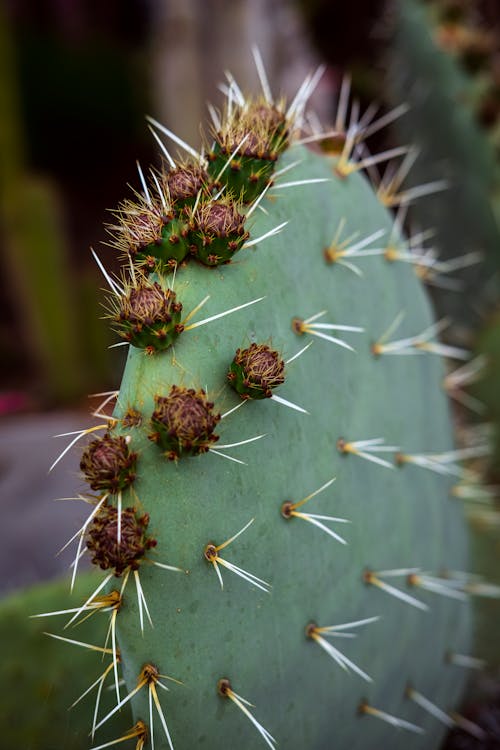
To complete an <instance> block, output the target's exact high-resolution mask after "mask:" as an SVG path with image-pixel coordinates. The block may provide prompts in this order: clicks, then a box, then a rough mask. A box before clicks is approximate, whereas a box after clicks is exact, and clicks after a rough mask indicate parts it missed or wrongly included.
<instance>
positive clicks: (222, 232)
mask: <svg viewBox="0 0 500 750" xmlns="http://www.w3.org/2000/svg"><path fill="white" fill-rule="evenodd" d="M190 237H191V240H192V248H191V251H192V253H193V255H195V256H196V257H197V258H198V260H199V261H201V262H202V263H203V264H204V265H206V266H218V265H221V264H222V263H229V262H230V261H231V258H232V257H233V255H234V254H235V253H236V252H237V251H238V250H239V249H240V248H241V246H242V245H243V243H244V242H245V240H246V239H248V237H249V234H248V232H247V231H245V216H244V215H243V214H242V213H240V211H239V209H238V206H237V204H235V203H234V202H233V201H229V200H226V201H222V200H221V201H212V202H211V203H203V204H201V206H199V208H197V210H196V211H195V213H194V215H193V219H192V226H191V233H190Z"/></svg>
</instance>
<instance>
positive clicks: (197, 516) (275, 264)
mask: <svg viewBox="0 0 500 750" xmlns="http://www.w3.org/2000/svg"><path fill="white" fill-rule="evenodd" d="M308 83H309V84H310V85H308V84H306V85H305V86H304V90H303V91H302V95H299V96H298V98H297V99H296V100H295V102H294V103H293V104H292V105H291V106H290V108H289V109H288V110H286V109H285V105H284V103H282V102H278V103H275V102H273V101H272V100H271V99H270V97H269V92H268V86H267V83H266V82H265V81H264V84H265V85H264V86H263V89H264V98H263V99H262V100H260V99H259V100H254V99H252V100H249V101H245V100H244V99H243V98H242V95H241V94H240V92H239V90H238V89H236V88H234V86H233V85H231V95H230V102H229V105H228V109H227V111H226V112H225V113H223V115H222V116H221V117H219V115H217V114H216V115H215V118H214V119H215V130H216V134H215V137H214V139H213V144H212V143H210V144H208V149H207V153H208V158H207V160H206V161H205V160H203V159H200V162H199V163H196V159H195V166H196V169H197V170H198V172H197V174H199V173H200V170H203V171H204V176H203V178H202V180H201V183H197V184H196V188H195V191H194V193H193V194H192V195H191V197H190V199H188V201H187V202H184V200H183V201H182V202H181V203H180V204H176V201H175V199H172V195H171V194H170V189H169V187H168V185H169V181H168V175H169V174H173V173H175V169H181V168H185V167H186V164H183V165H181V166H180V167H176V166H175V163H174V162H173V160H172V159H171V156H170V154H169V153H168V152H166V149H165V147H164V151H165V152H166V156H167V159H168V161H169V162H170V169H171V170H172V171H171V172H169V171H168V170H166V173H163V175H160V177H159V176H158V174H157V173H152V175H151V180H148V181H146V180H144V179H143V194H142V196H139V197H138V202H137V203H136V204H135V208H134V207H133V206H132V205H131V204H127V205H126V206H125V208H124V209H123V208H122V212H121V214H119V216H118V224H117V229H116V230H115V231H116V232H117V233H118V234H117V236H118V238H119V240H118V242H117V244H118V245H119V246H120V248H121V249H122V250H128V259H130V260H131V261H135V260H137V258H138V256H140V257H139V269H137V267H135V266H134V265H130V266H127V268H128V269H129V270H127V271H126V273H127V274H129V276H124V277H123V279H122V280H121V281H120V282H118V281H116V280H113V279H111V278H110V279H109V281H110V285H111V287H112V290H113V293H112V297H113V301H112V307H113V306H114V312H113V313H112V315H114V319H115V323H116V324H117V326H118V327H119V329H120V335H123V332H124V338H125V339H126V340H129V341H131V343H132V344H133V345H132V346H130V349H129V354H128V360H127V365H126V368H125V373H124V376H123V381H122V384H121V387H120V391H119V393H117V399H116V407H115V410H114V412H113V417H112V418H111V419H110V420H109V421H107V422H106V424H105V425H104V426H103V429H105V430H106V435H105V436H104V437H103V438H101V441H107V442H106V444H104V443H103V444H102V445H103V449H102V450H100V451H99V450H97V447H96V446H95V444H93V443H91V446H90V448H87V449H86V450H85V452H84V458H82V468H83V470H84V471H85V474H86V477H87V479H88V480H89V482H91V483H92V482H93V483H94V487H99V489H98V490H97V491H96V494H95V495H94V496H92V497H89V498H88V500H89V501H90V502H91V503H92V505H93V508H92V512H91V514H90V516H89V519H88V521H87V523H86V525H85V526H84V527H83V528H82V530H81V532H80V535H79V553H80V551H81V550H83V549H84V548H85V545H86V547H87V548H88V551H89V552H90V554H91V556H92V557H93V560H94V562H97V563H98V564H99V565H100V566H101V567H102V568H103V569H104V570H105V576H104V578H103V583H102V584H100V586H99V587H98V589H97V590H96V591H95V592H94V593H93V594H91V595H90V597H89V599H88V600H87V602H86V604H85V606H84V608H83V609H82V613H84V612H85V611H86V608H88V607H91V606H92V603H93V602H94V601H95V600H96V598H98V597H99V596H102V591H103V590H105V587H106V586H107V587H113V588H115V589H117V590H119V592H120V601H119V606H116V607H114V608H113V610H112V614H111V618H112V622H111V626H112V627H111V631H112V642H113V649H112V650H113V652H114V653H113V655H112V656H111V660H112V663H113V668H112V669H110V673H109V675H110V676H109V680H110V683H111V681H112V679H113V676H112V675H113V672H114V674H115V681H116V683H117V684H116V692H117V696H116V707H115V709H113V711H111V712H110V713H109V714H104V715H103V713H99V716H98V720H97V721H96V722H95V724H94V728H95V729H96V730H97V734H96V740H95V743H94V747H100V746H102V745H99V742H98V740H97V738H98V732H99V729H100V726H101V725H102V724H107V722H108V720H109V721H111V720H112V717H113V716H114V715H115V714H116V713H118V711H119V708H120V707H122V706H126V705H129V704H131V705H132V708H133V713H134V721H135V722H136V724H135V725H134V728H133V729H132V730H131V731H130V732H129V733H128V734H126V735H123V737H122V738H121V739H122V740H123V742H125V741H126V740H127V739H131V740H132V739H133V741H134V742H136V746H137V747H141V748H142V747H146V746H147V747H149V746H151V747H156V748H157V750H158V749H160V748H167V747H168V748H173V747H175V748H176V750H183V748H185V749H186V750H187V749H188V748H189V749H190V750H191V749H192V748H195V747H202V746H205V745H206V744H207V743H210V744H211V745H214V746H218V747H227V748H230V747H236V746H240V747H242V748H245V749H246V748H248V750H250V748H254V747H260V746H264V744H266V745H267V746H268V747H271V748H274V747H276V746H277V745H279V746H281V747H287V748H290V750H294V749H295V748H304V747H307V748H308V749H310V750H313V748H316V749H318V750H319V749H320V748H326V747H330V746H337V747H344V748H351V747H360V748H361V747H365V748H366V747H387V748H390V747H394V748H397V747H400V746H401V735H400V733H399V731H398V727H399V729H405V730H408V738H407V741H408V746H411V747H415V748H418V747H421V748H424V747H425V748H429V747H431V746H437V744H438V743H439V741H440V739H441V737H442V735H443V732H444V731H445V730H446V726H449V725H451V724H452V723H453V722H454V721H455V719H452V718H451V717H450V715H449V714H448V713H446V712H447V711H448V710H450V709H451V708H452V707H453V706H454V705H455V704H456V702H457V701H458V700H459V697H460V695H461V692H462V689H463V684H464V679H465V676H464V670H459V669H458V668H457V667H456V666H453V665H450V663H446V662H445V654H446V653H447V652H449V650H452V651H456V652H458V653H467V652H468V650H469V648H470V640H469V639H470V634H469V631H470V619H469V608H468V605H467V602H466V601H465V602H464V601H457V599H467V590H468V588H470V586H471V584H470V582H469V579H468V578H467V577H466V576H465V574H459V573H457V572H453V571H461V570H464V569H466V568H467V543H466V532H465V527H464V523H463V519H462V514H461V510H460V508H459V507H458V506H457V504H456V501H454V500H452V499H451V498H450V497H449V490H450V486H451V483H452V479H451V477H452V476H453V475H454V474H456V473H457V472H458V473H460V468H459V467H458V465H457V464H456V463H455V462H454V458H455V454H454V453H453V443H452V433H451V425H450V419H449V414H448V407H447V401H446V396H445V394H444V392H443V388H442V383H443V378H444V367H443V362H442V360H441V357H440V356H439V355H440V354H441V353H445V354H449V355H452V356H458V357H462V356H467V355H466V354H465V355H464V353H463V352H461V351H459V350H453V351H452V350H444V349H443V348H442V347H441V345H440V344H439V343H438V342H437V341H436V340H435V334H436V332H437V329H436V327H435V325H434V324H433V319H432V314H431V310H430V307H429V304H428V301H427V298H426V295H425V292H424V291H423V289H422V287H421V285H420V283H419V281H418V279H417V278H416V276H415V274H414V273H413V269H412V268H411V267H410V266H409V265H408V264H405V263H393V264H388V263H387V262H386V260H385V259H384V258H383V257H380V250H381V248H383V247H384V246H385V244H387V243H388V242H389V240H391V241H393V240H394V236H395V235H394V232H395V229H394V221H393V218H392V217H391V215H390V214H389V212H388V211H387V209H386V208H384V207H383V206H382V204H381V202H380V201H379V200H378V199H377V197H376V195H375V193H374V192H373V190H372V188H371V186H370V185H369V184H368V182H367V181H366V180H365V179H364V178H363V177H362V176H361V175H359V174H356V172H357V169H356V167H355V165H354V164H353V159H354V157H352V154H351V153H349V154H346V153H345V152H344V153H343V155H342V157H341V160H342V161H341V162H339V160H338V159H329V158H326V157H324V156H320V155H318V154H315V153H312V152H311V151H308V150H306V149H305V148H304V147H303V146H301V145H300V144H297V143H294V140H296V139H297V132H298V130H299V127H300V125H301V121H302V120H301V115H302V109H303V106H304V104H305V100H306V98H307V97H306V94H307V90H308V88H311V85H312V84H311V81H309V82H308ZM235 99H236V101H234V100H235ZM358 135H359V136H360V137H361V136H362V133H359V134H358ZM347 140H349V139H347ZM190 168H191V169H192V168H193V165H191V167H190ZM285 169H289V170H290V171H289V174H290V175H293V178H290V179H288V174H287V177H284V176H283V175H284V172H285ZM141 175H142V173H141ZM193 182H195V180H193ZM290 183H294V184H292V185H291V184H290ZM297 183H299V184H297ZM183 184H184V182H183ZM256 186H257V187H256ZM221 190H222V192H221ZM264 191H265V194H264V195H263V193H264ZM268 197H269V198H271V199H270V200H267V198H268ZM257 204H258V205H257ZM260 208H263V209H264V210H263V211H261V210H260ZM145 214H147V216H152V215H154V216H158V215H161V217H163V218H162V222H163V226H162V228H161V232H160V235H159V236H158V241H157V242H154V241H153V242H151V233H150V231H149V229H150V224H149V221H145V219H144V216H145ZM134 221H135V223H134ZM172 222H173V223H174V227H177V226H178V223H179V222H180V223H182V225H183V230H182V233H181V234H183V241H185V243H186V246H187V247H188V248H189V252H188V254H187V255H186V256H185V258H184V260H183V261H182V262H181V263H179V259H178V257H176V255H175V252H176V248H177V244H178V243H175V242H174V243H173V247H174V250H173V251H172V252H171V253H170V250H169V248H168V247H167V249H165V246H166V243H165V242H164V240H165V237H169V236H170V237H171V234H169V232H170V231H171V230H172ZM176 222H177V223H176ZM144 224H146V230H147V231H146V241H145V242H142V240H141V239H138V238H137V231H138V230H139V229H140V227H141V226H143V225H144ZM285 224H286V226H285ZM278 228H279V229H281V230H282V231H278ZM344 230H345V235H347V236H349V237H350V239H349V240H348V241H347V242H343V243H342V250H341V251H340V250H338V248H337V251H335V247H334V245H335V243H336V242H337V241H338V240H339V237H340V235H342V236H344V234H343V232H344ZM176 236H177V235H176ZM355 237H356V238H355ZM332 238H333V240H332ZM367 238H368V239H367ZM396 239H397V242H398V243H399V244H400V245H401V246H402V247H404V246H405V240H404V238H403V236H402V235H400V234H399V233H398V234H397V237H396ZM127 242H129V246H128V247H127ZM170 244H172V243H170ZM167 245H168V239H167ZM359 245H361V247H362V249H361V250H358V251H356V247H359ZM144 247H146V248H147V252H146V251H144V252H143V251H141V250H140V249H141V248H144ZM156 247H158V248H160V249H161V252H159V253H157V254H156V255H155V254H154V252H155V248H156ZM325 250H329V252H326V253H325ZM153 251H154V252H153ZM377 256H378V257H377ZM145 258H146V259H147V262H146V263H145V262H144V259H145ZM348 258H351V259H352V258H354V259H355V262H356V265H355V266H353V264H352V262H351V261H350V260H348ZM339 260H340V261H343V262H336V261H339ZM358 266H359V267H358ZM173 269H174V270H175V275H174V274H173V273H172V270H173ZM352 270H355V271H356V273H352ZM148 272H152V273H151V274H150V275H147V274H148ZM124 273H125V272H124ZM144 274H146V275H144ZM138 285H142V286H140V289H141V290H146V292H145V293H144V294H142V292H141V294H142V296H141V299H140V304H139V307H140V309H141V314H140V315H139V314H137V312H135V313H134V315H135V318H134V319H133V320H132V319H131V315H130V310H131V307H132V304H131V297H132V291H130V289H132V290H133V291H136V290H137V289H138V288H139V286H138ZM174 287H175V295H176V297H175V299H176V303H178V304H182V315H180V318H179V319H176V322H175V326H176V327H177V331H176V332H177V334H178V336H177V337H176V339H175V341H174V339H173V337H172V330H173V329H172V328H169V326H171V323H172V321H171V320H169V321H166V317H167V315H168V317H169V318H170V317H172V316H171V310H170V308H169V305H170V306H171V305H172V299H173V297H172V295H173V294H174ZM136 296H140V295H136ZM167 308H168V309H167ZM201 309H203V313H202V312H201ZM117 310H118V312H116V311H117ZM120 310H121V311H122V312H120ZM179 313H180V310H179ZM403 313H404V320H403ZM398 324H399V325H400V328H399V330H398V331H397V333H396V328H397V325H398ZM164 326H166V329H168V331H165V332H164V328H163V327H164ZM163 332H164V335H163ZM384 332H385V333H384ZM169 336H171V339H170V340H168V337H169ZM132 337H133V338H132ZM156 340H158V341H161V342H162V343H161V345H160V344H159V345H158V346H156V345H155V341H156ZM168 343H170V344H172V345H171V346H168ZM174 348H175V350H174ZM353 350H354V351H353ZM395 354H398V355H404V354H418V355H420V356H392V355H395ZM435 355H438V356H435ZM228 376H229V377H228ZM110 440H114V441H118V442H115V443H113V444H111V443H110ZM124 445H125V446H126V450H125V448H124ZM396 454H397V455H396ZM96 455H97V457H98V459H99V461H98V462H97V463H98V465H93V466H90V464H91V463H92V458H93V457H94V456H96ZM396 458H397V461H396ZM456 458H459V456H456ZM398 464H399V465H398ZM104 474H105V477H104V476H103V475H104ZM110 477H111V480H110ZM101 479H102V480H103V481H102V482H101V481H100V480H101ZM162 567H163V568H167V570H165V569H161V568H162ZM148 619H151V621H152V622H153V623H154V627H151V626H150V623H148V621H147V620H148ZM347 633H350V634H351V636H354V635H357V636H358V637H357V638H356V639H355V640H350V638H346V639H343V638H342V637H341V636H342V635H346V634H347ZM119 669H120V670H122V671H123V676H124V678H125V684H126V687H125V688H123V689H122V688H121V687H120V686H119V684H118V682H117V677H118V671H119ZM179 682H180V683H182V684H178V683H179ZM162 688H168V693H167V692H166V691H165V690H163V689H162ZM429 700H431V701H432V704H431V706H432V705H433V704H435V705H436V706H437V707H441V708H440V709H438V708H434V710H432V709H431V711H430V712H429V703H428V702H426V701H429ZM248 701H249V702H250V703H251V704H252V705H250V703H248ZM425 709H427V710H425ZM395 717H397V718H395ZM443 717H444V718H443ZM439 719H441V721H439ZM95 725H97V726H95ZM423 732H426V733H427V734H426V736H425V737H424V736H423ZM405 741H406V740H405Z"/></svg>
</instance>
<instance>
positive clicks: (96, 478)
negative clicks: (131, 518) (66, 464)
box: [80, 432, 137, 495]
mask: <svg viewBox="0 0 500 750" xmlns="http://www.w3.org/2000/svg"><path fill="white" fill-rule="evenodd" d="M136 461H137V453H133V452H132V451H130V450H129V447H128V443H127V441H126V439H125V438H124V437H122V436H116V437H113V436H112V435H110V434H109V432H108V433H106V434H105V435H104V436H103V437H102V438H97V439H96V440H92V442H91V443H89V445H88V446H87V447H86V448H85V450H84V452H83V455H82V459H81V461H80V469H81V470H82V471H83V473H84V475H85V479H86V481H87V482H88V483H89V484H90V487H91V488H92V489H93V490H94V491H95V492H100V491H104V492H109V493H111V494H113V495H114V494H116V493H117V492H119V491H120V490H124V489H126V488H127V487H129V486H130V485H131V484H132V482H133V481H134V479H135V476H136V471H135V469H136Z"/></svg>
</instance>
